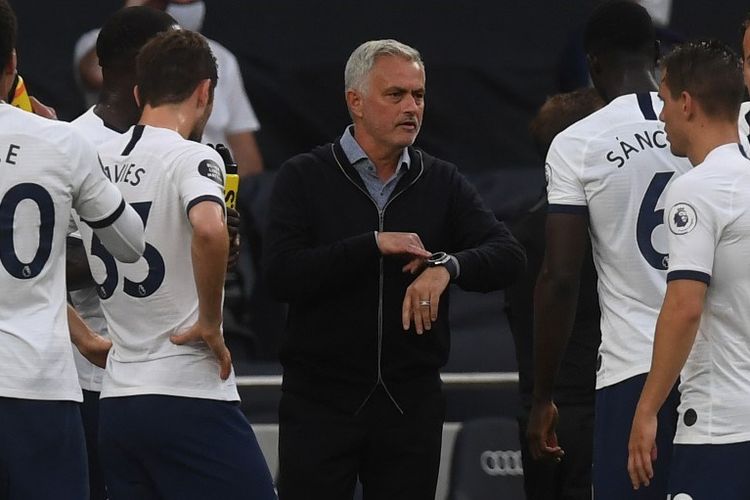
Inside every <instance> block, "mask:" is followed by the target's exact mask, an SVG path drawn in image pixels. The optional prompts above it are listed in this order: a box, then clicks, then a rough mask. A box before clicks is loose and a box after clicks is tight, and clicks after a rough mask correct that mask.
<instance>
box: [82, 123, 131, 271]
mask: <svg viewBox="0 0 750 500" xmlns="http://www.w3.org/2000/svg"><path fill="white" fill-rule="evenodd" d="M69 143H70V148H71V157H72V158H71V159H72V160H73V161H74V165H75V168H74V171H73V182H74V191H73V208H74V209H75V211H76V213H77V214H78V216H79V217H80V219H81V220H82V221H83V222H85V223H86V224H88V225H89V226H90V227H91V229H93V231H94V233H96V235H97V236H98V237H99V239H100V240H101V242H102V244H104V247H105V248H106V249H107V250H108V251H109V253H111V254H112V256H114V258H116V259H117V260H119V261H121V262H135V261H137V260H138V259H139V258H140V257H141V255H143V251H144V249H145V248H146V235H145V233H144V230H143V221H142V220H141V218H140V216H139V215H138V213H136V211H135V210H133V207H131V206H130V205H128V204H127V203H125V200H124V199H123V197H122V194H121V193H120V191H119V190H118V189H117V186H115V185H114V184H112V183H111V182H110V181H109V179H107V178H106V177H105V176H104V173H103V172H102V169H101V160H100V159H99V155H98V154H97V153H96V149H95V148H94V146H93V144H91V143H90V142H88V140H86V139H85V138H84V137H83V136H81V135H80V134H79V133H78V132H77V131H75V130H72V129H71V137H70V141H69Z"/></svg>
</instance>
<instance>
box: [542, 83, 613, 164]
mask: <svg viewBox="0 0 750 500" xmlns="http://www.w3.org/2000/svg"><path fill="white" fill-rule="evenodd" d="M603 106H604V100H603V99H602V98H601V96H600V95H599V93H598V92H597V91H596V89H594V88H591V87H587V88H581V89H577V90H574V91H573V92H566V93H564V94H556V95H553V96H552V97H550V98H548V99H547V100H546V101H545V102H544V104H543V105H542V107H541V108H539V112H538V113H537V114H536V116H535V117H534V119H533V120H531V124H530V125H529V133H530V134H531V138H532V139H533V140H534V143H535V144H536V146H537V148H538V150H539V152H540V153H541V154H542V155H546V154H547V151H548V150H549V147H550V144H552V139H554V138H555V136H556V135H557V134H559V133H560V132H562V131H563V130H565V129H566V128H568V127H569V126H571V125H573V124H574V123H575V122H577V121H578V120H580V119H582V118H585V117H587V116H588V115H590V114H591V113H593V112H594V111H596V110H597V109H600V108H601V107H603Z"/></svg>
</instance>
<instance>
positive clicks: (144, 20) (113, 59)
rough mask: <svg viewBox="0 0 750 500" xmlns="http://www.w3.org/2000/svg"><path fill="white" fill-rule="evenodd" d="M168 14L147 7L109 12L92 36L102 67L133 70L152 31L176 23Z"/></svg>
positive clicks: (153, 32)
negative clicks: (137, 57) (136, 59)
mask: <svg viewBox="0 0 750 500" xmlns="http://www.w3.org/2000/svg"><path fill="white" fill-rule="evenodd" d="M176 25H177V21H175V20H174V19H173V18H172V16H170V15H169V14H167V13H166V12H162V11H160V10H156V9H153V8H151V7H143V6H141V7H126V8H124V9H120V10H118V11H117V12H115V13H114V14H112V15H111V16H110V17H109V18H108V19H107V21H106V22H105V23H104V26H102V30H101V31H100V32H99V36H98V38H97V39H96V55H97V57H99V65H100V66H101V67H102V68H119V69H122V70H133V69H134V68H135V57H136V56H137V55H138V51H139V50H141V47H143V46H144V45H146V42H148V41H149V40H151V39H152V38H153V37H154V36H155V35H156V34H158V33H161V32H164V31H167V30H169V29H170V28H171V27H173V26H176Z"/></svg>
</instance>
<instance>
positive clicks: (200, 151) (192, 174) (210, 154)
mask: <svg viewBox="0 0 750 500" xmlns="http://www.w3.org/2000/svg"><path fill="white" fill-rule="evenodd" d="M195 146H196V147H195V148H192V149H191V151H190V152H188V153H186V154H183V155H182V156H180V157H179V159H178V160H177V161H178V164H177V165H176V166H175V170H174V180H175V183H176V185H177V192H178V193H179V194H180V201H181V202H182V206H183V208H184V209H185V215H186V216H187V214H189V213H190V209H191V208H193V207H194V206H195V205H197V204H198V203H200V202H202V201H213V202H216V203H218V204H219V205H221V207H222V209H223V210H226V208H225V204H224V162H223V161H222V159H221V156H219V154H218V153H217V152H216V151H214V150H213V149H212V148H210V147H208V146H203V145H200V144H196V145H195Z"/></svg>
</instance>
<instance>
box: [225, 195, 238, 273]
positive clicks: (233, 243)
mask: <svg viewBox="0 0 750 500" xmlns="http://www.w3.org/2000/svg"><path fill="white" fill-rule="evenodd" d="M227 231H228V232H229V258H228V259H227V271H229V270H230V269H232V268H233V267H234V266H235V265H237V261H238V260H239V258H240V213H239V212H238V211H237V210H235V209H234V208H229V207H227Z"/></svg>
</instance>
